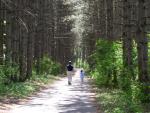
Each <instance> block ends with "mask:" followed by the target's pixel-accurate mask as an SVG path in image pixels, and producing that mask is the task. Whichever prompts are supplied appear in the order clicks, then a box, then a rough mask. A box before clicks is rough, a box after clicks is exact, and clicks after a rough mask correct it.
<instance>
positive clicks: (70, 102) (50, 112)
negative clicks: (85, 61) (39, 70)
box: [9, 70, 97, 113]
mask: <svg viewBox="0 0 150 113" xmlns="http://www.w3.org/2000/svg"><path fill="white" fill-rule="evenodd" d="M93 97H94V93H92V92H91V90H90V86H89V84H88V79H85V82H84V84H81V83H80V78H79V70H78V71H77V72H76V74H75V76H74V77H73V83H72V85H71V86H68V84H67V78H63V79H62V80H61V81H57V82H55V83H54V84H53V85H52V86H51V87H49V88H48V89H46V90H43V91H42V92H40V93H38V94H37V96H35V97H32V98H31V100H30V101H29V102H27V103H25V104H23V105H16V106H15V107H14V108H13V110H11V111H10V112H9V113H97V112H96V107H95V105H94V102H93V100H94V99H93Z"/></svg>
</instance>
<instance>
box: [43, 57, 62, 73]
mask: <svg viewBox="0 0 150 113" xmlns="http://www.w3.org/2000/svg"><path fill="white" fill-rule="evenodd" d="M60 72H61V65H60V64H59V63H58V62H54V61H53V60H52V59H51V58H49V57H48V56H44V57H43V59H41V60H40V73H41V74H52V75H57V74H59V73H60Z"/></svg>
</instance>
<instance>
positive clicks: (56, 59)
mask: <svg viewBox="0 0 150 113" xmlns="http://www.w3.org/2000/svg"><path fill="white" fill-rule="evenodd" d="M149 10H150V1H149V0H15V1H13V0H0V84H1V86H3V87H5V86H7V85H9V84H15V83H19V82H26V81H28V80H29V79H31V78H32V77H33V76H36V77H39V75H43V74H52V75H58V74H60V73H64V72H65V66H66V65H67V63H68V61H69V60H71V61H73V62H74V63H75V65H76V66H77V67H83V68H84V69H85V70H86V72H87V73H88V74H89V75H90V76H91V78H93V81H94V84H95V85H96V87H97V88H98V89H101V88H106V89H110V90H113V91H114V90H116V89H117V90H118V91H119V92H118V93H119V96H123V97H122V100H121V101H122V106H121V107H120V106H119V107H118V106H117V107H114V108H113V109H111V110H113V111H108V113H109V112H110V113H113V112H114V113H144V112H148V111H149V110H148V111H147V109H146V108H144V107H143V106H149V103H150V75H149V74H150V67H149V66H150V49H149V48H150V42H149V40H150V11H149ZM2 91H3V90H2V89H1V88H0V94H3V92H2ZM98 93H99V92H98ZM118 98H119V97H118ZM123 102H124V103H123ZM127 106H128V107H127ZM145 109H146V111H144V110H145ZM105 112H107V111H105Z"/></svg>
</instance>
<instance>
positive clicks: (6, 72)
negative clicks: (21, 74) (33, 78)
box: [0, 64, 19, 83]
mask: <svg viewBox="0 0 150 113" xmlns="http://www.w3.org/2000/svg"><path fill="white" fill-rule="evenodd" d="M18 70H19V66H18V65H17V64H13V65H12V64H6V65H1V66H0V82H1V81H2V82H3V83H10V82H11V80H12V78H13V77H15V78H17V76H18Z"/></svg>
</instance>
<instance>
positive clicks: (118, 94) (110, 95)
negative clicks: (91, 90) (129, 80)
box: [97, 87, 143, 113]
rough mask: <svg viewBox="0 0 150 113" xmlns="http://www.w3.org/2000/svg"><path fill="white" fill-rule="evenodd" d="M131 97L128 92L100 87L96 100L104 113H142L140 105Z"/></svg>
mask: <svg viewBox="0 0 150 113" xmlns="http://www.w3.org/2000/svg"><path fill="white" fill-rule="evenodd" d="M131 96H132V95H131V93H130V92H128V93H125V92H123V91H122V90H119V89H110V88H109V89H106V88H102V87H101V88H99V93H98V95H97V99H98V100H99V102H100V103H99V104H100V106H101V109H102V110H103V111H104V112H105V113H143V109H142V106H141V104H140V103H139V102H137V101H133V100H132V97H131Z"/></svg>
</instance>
